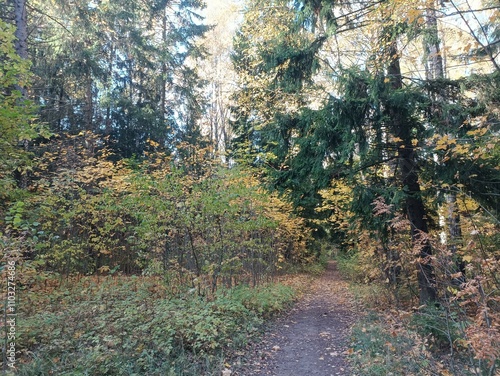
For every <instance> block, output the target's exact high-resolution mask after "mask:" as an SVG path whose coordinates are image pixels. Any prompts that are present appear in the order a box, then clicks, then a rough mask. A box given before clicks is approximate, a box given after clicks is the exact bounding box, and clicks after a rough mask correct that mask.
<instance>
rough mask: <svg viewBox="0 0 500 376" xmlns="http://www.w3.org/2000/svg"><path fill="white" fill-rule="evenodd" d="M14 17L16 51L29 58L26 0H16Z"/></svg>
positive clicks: (24, 57)
mask: <svg viewBox="0 0 500 376" xmlns="http://www.w3.org/2000/svg"><path fill="white" fill-rule="evenodd" d="M14 17H15V20H16V32H15V36H16V42H15V48H16V52H17V54H18V55H19V56H21V57H22V58H23V59H27V58H28V27H27V21H26V0H15V2H14Z"/></svg>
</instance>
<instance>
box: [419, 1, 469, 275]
mask: <svg viewBox="0 0 500 376" xmlns="http://www.w3.org/2000/svg"><path fill="white" fill-rule="evenodd" d="M434 6H435V4H431V8H428V9H427V10H426V26H427V30H426V34H425V38H424V51H425V56H424V59H425V76H426V78H427V80H438V79H444V78H445V72H444V64H443V57H442V55H441V47H440V39H439V30H438V24H437V16H436V9H435V8H434ZM445 98H446V95H445V93H444V92H438V93H437V97H436V98H432V99H433V101H435V102H437V105H438V106H439V102H443V101H444V100H445ZM437 112H438V113H441V112H442V111H441V110H440V109H438V111H437ZM445 197H446V204H447V206H448V218H447V221H446V222H447V224H448V236H449V239H446V241H445V243H446V244H447V245H448V247H449V249H450V251H451V253H452V255H453V256H455V255H456V251H457V243H459V241H460V239H461V237H462V231H461V228H460V216H459V215H458V213H457V196H456V194H455V193H454V192H451V193H447V194H446V195H445ZM440 215H441V214H440ZM441 222H445V221H444V220H443V221H441ZM458 271H461V272H462V273H464V268H463V263H462V262H461V261H460V260H457V261H456V263H455V270H452V271H451V272H452V273H456V272H458ZM460 281H462V282H463V276H462V277H461V278H459V279H454V282H453V283H454V284H457V285H458V284H461V282H460Z"/></svg>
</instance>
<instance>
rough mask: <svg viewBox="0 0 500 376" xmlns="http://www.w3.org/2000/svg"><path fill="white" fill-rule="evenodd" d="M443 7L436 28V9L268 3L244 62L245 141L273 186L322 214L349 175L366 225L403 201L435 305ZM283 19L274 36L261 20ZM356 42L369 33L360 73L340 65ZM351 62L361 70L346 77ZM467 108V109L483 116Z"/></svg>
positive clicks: (255, 7) (242, 42)
mask: <svg viewBox="0 0 500 376" xmlns="http://www.w3.org/2000/svg"><path fill="white" fill-rule="evenodd" d="M432 8H433V7H429V8H428V9H427V14H426V15H427V22H426V21H425V18H424V17H425V14H424V11H423V9H425V8H417V7H412V6H410V5H409V4H407V3H405V2H400V1H390V2H377V1H374V2H367V3H363V4H362V5H361V4H351V3H349V4H348V3H343V4H336V3H334V2H330V1H322V2H316V1H298V2H294V3H293V4H291V3H289V2H285V1H283V2H279V1H272V2H265V1H258V0H256V1H253V2H250V6H249V7H248V9H247V11H246V15H245V17H246V18H245V21H244V23H243V25H242V27H241V30H240V33H239V34H238V36H237V38H236V43H235V46H236V53H235V55H234V56H235V58H234V62H235V67H236V69H237V70H238V72H239V73H240V79H241V82H240V85H241V89H240V91H239V93H238V104H239V110H240V112H239V114H240V122H239V128H238V131H239V140H240V142H242V141H243V140H244V139H246V140H247V144H246V145H247V146H248V145H249V146H250V147H251V148H253V149H254V150H256V151H258V155H257V157H256V158H255V159H254V161H258V162H260V163H262V164H263V165H265V166H268V167H269V168H268V170H267V171H268V175H269V176H270V177H271V180H272V182H273V184H274V185H275V186H276V187H278V188H279V189H281V190H282V191H283V192H287V193H289V194H290V195H291V198H292V199H293V200H294V202H295V204H296V206H297V207H299V208H301V210H302V213H303V214H304V215H309V214H313V213H314V212H315V211H314V209H313V208H314V207H315V206H317V205H318V202H319V199H320V197H318V195H317V193H318V190H319V189H320V188H322V187H325V186H327V185H328V184H329V183H330V182H331V180H332V179H333V178H335V177H338V176H348V175H350V176H351V179H352V182H353V184H355V185H356V186H357V188H356V189H355V192H356V191H357V192H359V193H360V196H359V197H358V198H357V199H358V200H359V201H360V202H359V203H355V205H356V206H357V207H358V208H359V210H360V214H362V215H363V216H365V217H366V216H369V214H370V213H367V211H366V207H367V206H368V207H369V204H370V203H371V201H372V200H373V199H375V197H376V195H377V193H376V192H378V194H379V195H383V196H386V197H387V199H388V200H389V201H390V202H392V203H394V204H398V205H399V207H400V208H401V210H404V212H405V213H406V216H407V219H408V221H409V223H410V232H411V238H412V243H413V248H414V251H415V255H416V259H415V264H416V265H417V275H418V285H419V296H420V301H421V302H422V303H423V304H425V303H429V302H432V301H434V300H436V299H437V289H436V285H435V277H434V270H433V265H432V247H431V243H430V234H429V224H428V218H429V217H430V212H429V209H428V208H426V206H425V204H424V196H425V195H426V193H427V192H424V191H422V189H421V180H422V177H423V175H422V170H421V168H422V166H423V162H424V161H425V160H426V159H427V158H428V155H429V152H428V151H427V150H426V149H425V145H426V143H427V142H428V137H429V134H432V133H433V129H432V128H430V127H431V126H435V125H436V124H437V122H438V117H439V116H438V115H437V113H434V112H433V110H432V109H433V108H435V107H433V106H438V107H439V111H438V113H441V114H444V111H442V110H443V109H446V105H445V104H444V103H443V101H440V102H439V103H437V101H436V100H433V96H435V95H436V93H437V91H436V90H433V91H432V93H430V94H429V91H428V89H427V88H428V85H430V86H432V87H434V88H437V87H439V86H440V85H439V84H438V83H439V81H440V79H441V80H442V74H441V73H440V72H441V71H442V69H443V61H442V58H441V53H440V45H439V39H438V38H437V35H436V32H437V20H436V14H435V10H434V9H432ZM278 10H279V12H280V13H279V16H278V17H276V16H277V14H278V13H277V12H278ZM271 17H273V19H278V20H279V21H278V22H277V21H274V24H273V25H272V27H266V26H265V25H262V24H261V23H260V22H262V23H263V22H265V20H266V19H267V18H271ZM422 21H423V22H422ZM256 25H257V26H256ZM422 25H426V26H427V27H422ZM422 31H424V34H425V36H424V38H425V40H426V43H425V51H426V56H427V61H426V64H427V66H428V67H429V68H428V70H427V72H428V75H427V77H426V79H424V81H421V80H420V81H419V80H418V79H419V78H420V77H419V76H418V71H409V70H408V67H409V64H413V62H414V61H415V59H412V58H411V57H410V56H408V53H407V52H406V51H405V50H403V48H402V46H409V45H411V44H412V42H413V40H416V39H417V38H420V35H421V34H422ZM356 34H357V35H358V36H359V35H363V34H364V35H365V38H366V40H367V41H368V44H369V45H371V46H372V47H373V48H372V49H371V54H369V55H368V56H366V54H365V58H364V59H363V60H362V61H357V62H356V64H352V63H350V62H349V61H348V60H347V59H346V58H345V57H343V56H342V54H341V53H340V54H338V57H337V58H330V56H329V54H331V53H332V51H333V50H334V49H332V48H331V46H332V45H333V43H334V42H335V41H336V40H338V39H339V38H341V37H342V36H343V35H349V36H352V35H356ZM356 39H359V37H356ZM357 56H359V57H361V56H363V55H362V53H361V52H360V53H358V54H357ZM332 62H334V63H335V65H333V66H332V64H331V63H332ZM349 65H351V66H352V65H357V66H358V67H360V68H354V67H353V68H347V69H346V66H347V67H348V66H349ZM318 68H319V69H322V70H323V72H324V73H322V75H321V77H322V80H323V82H322V85H321V86H319V85H318V84H317V83H318V81H315V79H316V78H319V77H320V76H319V75H318V74H317V72H318ZM403 70H405V72H403ZM405 76H406V77H408V79H407V78H406V77H405ZM328 77H330V78H329V79H328ZM415 82H417V83H419V82H424V84H423V85H420V84H415ZM427 84H428V85H427ZM276 98H279V99H278V100H276ZM287 101H289V102H287ZM292 102H293V104H294V105H290V104H291V103H292ZM467 106H468V104H467V103H465V102H464V103H462V104H460V105H459V106H458V107H460V108H462V110H460V111H461V112H462V113H463V114H464V115H465V114H466V113H468V114H469V116H471V114H472V113H471V112H470V111H469V110H467V109H466V108H467ZM453 107H454V108H455V109H458V107H457V104H456V103H453ZM269 108H271V109H272V111H269ZM471 110H472V109H471ZM456 121H457V122H458V123H457V124H454V125H453V126H457V127H460V126H461V125H462V123H460V121H461V120H460V116H459V117H458V118H457V119H456ZM425 165H426V166H430V165H429V164H425ZM433 168H436V167H433ZM380 171H384V172H383V178H380V174H381V172H380ZM389 172H390V175H389ZM370 176H371V177H370ZM369 177H370V178H369ZM368 179H370V180H368ZM363 187H366V188H363ZM370 191H371V192H370ZM368 197H371V199H370V200H368V202H367V201H366V198H368Z"/></svg>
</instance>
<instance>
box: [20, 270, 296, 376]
mask: <svg viewBox="0 0 500 376" xmlns="http://www.w3.org/2000/svg"><path fill="white" fill-rule="evenodd" d="M293 298H294V292H293V290H292V289H291V288H289V287H287V286H284V285H280V284H267V285H261V286H259V287H257V288H251V287H248V286H238V287H235V288H233V289H224V288H221V289H219V290H218V291H217V292H216V293H215V294H214V295H212V296H205V297H203V296H199V295H198V294H197V293H196V292H195V291H193V290H189V289H188V290H186V291H184V292H182V293H178V294H172V293H171V292H169V291H168V290H167V288H166V287H165V286H164V285H163V284H162V282H161V280H160V279H158V278H152V277H134V276H132V277H116V278H111V277H107V278H105V279H104V280H100V281H97V280H96V279H95V278H83V279H80V280H79V281H72V282H71V283H70V282H67V283H65V284H63V285H61V286H58V287H57V288H53V289H51V290H50V291H47V290H45V291H43V290H40V291H35V290H33V289H32V290H31V291H30V292H25V293H24V294H23V295H22V297H21V301H22V304H20V307H23V308H22V312H20V313H19V316H18V324H17V325H18V339H19V341H18V343H17V346H18V351H19V354H20V355H21V356H20V360H21V364H20V366H19V368H18V372H17V373H16V374H17V375H23V376H24V375H26V376H27V375H151V376H154V375H162V376H164V375H193V376H195V375H215V374H217V375H218V374H219V373H220V368H221V367H222V365H223V364H224V362H225V359H227V358H228V357H230V355H231V353H232V352H233V351H235V350H236V349H238V348H241V347H243V346H245V344H246V343H247V342H248V341H249V340H250V339H251V338H253V337H254V336H255V335H256V334H258V332H259V328H260V325H261V324H262V321H263V319H264V318H265V317H268V316H270V315H272V314H273V313H276V312H278V311H280V310H282V309H284V308H285V307H286V306H287V305H288V304H289V303H290V302H291V301H292V300H293Z"/></svg>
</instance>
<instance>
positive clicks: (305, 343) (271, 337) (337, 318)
mask: <svg viewBox="0 0 500 376" xmlns="http://www.w3.org/2000/svg"><path fill="white" fill-rule="evenodd" d="M355 311H356V310H355V305H354V302H353V298H352V297H351V296H350V295H349V292H348V286H347V282H345V281H343V280H342V278H341V277H340V275H339V272H338V271H337V268H336V265H335V262H333V261H332V262H329V263H328V266H327V269H326V271H325V273H324V274H323V275H322V276H321V277H320V278H317V279H316V280H315V281H314V282H313V283H312V285H311V287H310V289H309V291H307V292H306V293H305V294H304V295H303V296H302V298H301V299H300V300H299V301H298V302H297V303H296V304H295V305H294V306H293V308H292V309H291V311H290V312H289V313H288V314H287V315H286V316H284V317H282V318H280V319H279V320H277V322H276V323H275V324H274V325H273V326H272V328H271V329H270V331H269V332H268V333H267V334H266V335H265V336H264V337H263V339H262V341H261V342H260V343H259V344H258V345H257V346H256V349H254V352H253V359H252V360H251V364H249V365H248V367H247V369H245V370H243V371H240V372H237V375H241V376H250V375H253V376H264V375H265V376H268V375H272V376H309V375H320V376H336V375H345V376H348V375H351V371H350V369H349V365H348V363H347V361H346V356H345V352H346V350H347V346H348V342H349V338H348V336H349V329H350V326H351V325H352V323H353V321H354V319H355V317H356V313H355Z"/></svg>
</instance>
